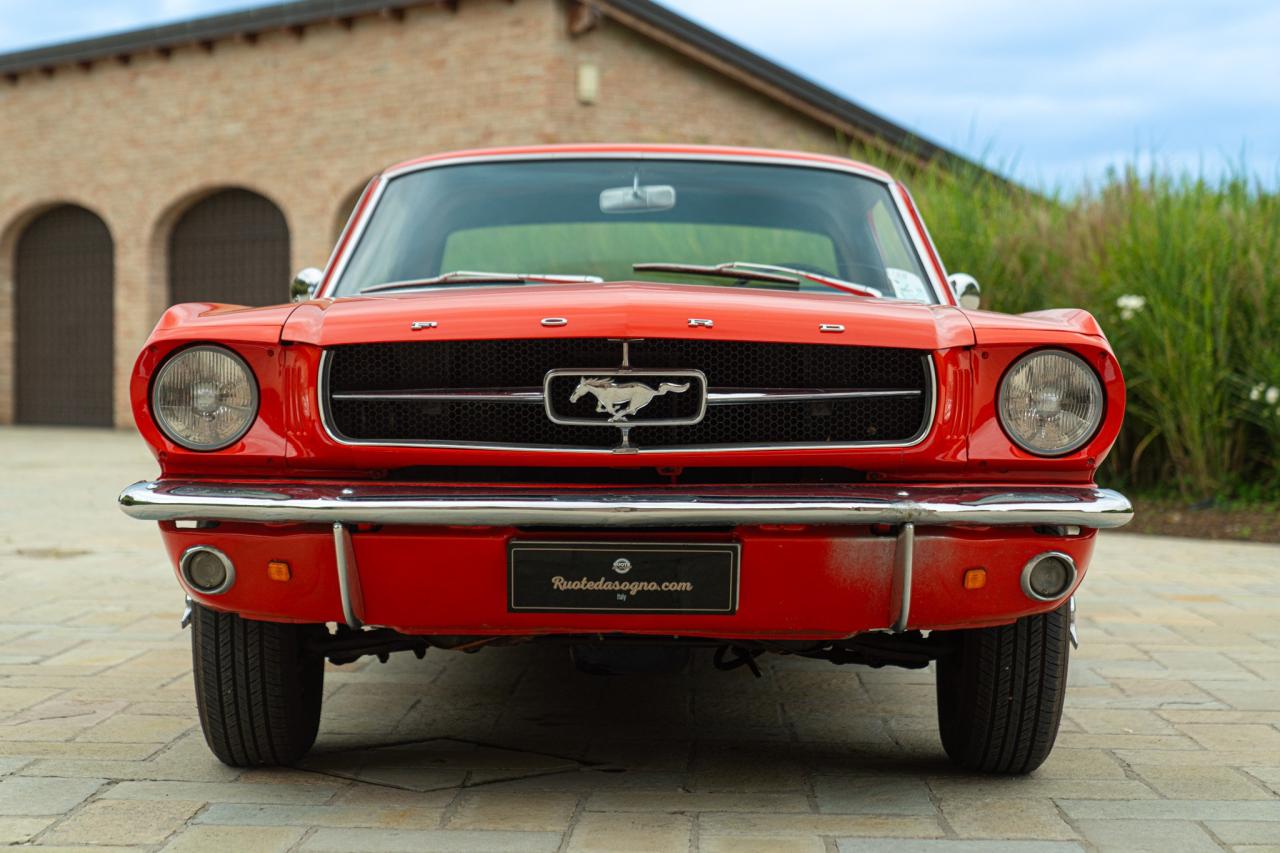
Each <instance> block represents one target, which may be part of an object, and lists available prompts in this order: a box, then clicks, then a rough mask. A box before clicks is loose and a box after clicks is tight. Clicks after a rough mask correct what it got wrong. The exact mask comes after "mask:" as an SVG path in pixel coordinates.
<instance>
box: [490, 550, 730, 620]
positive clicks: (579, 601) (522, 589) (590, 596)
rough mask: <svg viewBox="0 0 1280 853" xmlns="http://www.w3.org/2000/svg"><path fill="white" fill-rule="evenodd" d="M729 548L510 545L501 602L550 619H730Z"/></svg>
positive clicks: (517, 609)
mask: <svg viewBox="0 0 1280 853" xmlns="http://www.w3.org/2000/svg"><path fill="white" fill-rule="evenodd" d="M740 551H741V546H739V545H737V544H734V543H710V542H698V543H689V544H685V543H673V542H646V543H642V544H636V543H626V542H538V541H526V542H512V543H511V544H510V546H509V547H508V567H509V573H508V578H507V603H508V607H509V609H510V610H512V611H542V612H551V613H561V612H563V613H570V612H572V613H616V612H619V611H621V612H626V613H720V614H725V613H733V612H734V611H735V610H737V608H738V562H739V553H740Z"/></svg>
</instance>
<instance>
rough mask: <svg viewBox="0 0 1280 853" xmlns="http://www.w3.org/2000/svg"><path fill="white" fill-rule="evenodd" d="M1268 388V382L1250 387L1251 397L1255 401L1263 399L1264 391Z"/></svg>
mask: <svg viewBox="0 0 1280 853" xmlns="http://www.w3.org/2000/svg"><path fill="white" fill-rule="evenodd" d="M1265 390H1267V383H1265V382H1259V383H1258V384H1257V385H1254V386H1253V387H1252V388H1250V389H1249V399H1250V400H1252V401H1254V402H1255V403H1256V402H1258V401H1259V400H1261V399H1262V392H1263V391H1265Z"/></svg>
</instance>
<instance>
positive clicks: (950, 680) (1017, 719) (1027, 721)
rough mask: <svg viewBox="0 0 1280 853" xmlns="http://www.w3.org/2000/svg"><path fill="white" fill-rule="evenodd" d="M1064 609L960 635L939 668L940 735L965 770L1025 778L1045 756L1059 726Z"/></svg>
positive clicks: (1066, 645) (1066, 643)
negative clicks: (1022, 776) (1024, 775)
mask: <svg viewBox="0 0 1280 853" xmlns="http://www.w3.org/2000/svg"><path fill="white" fill-rule="evenodd" d="M1070 618H1071V617H1070V614H1069V612H1068V605H1066V604H1064V605H1063V606H1061V607H1059V608H1058V609H1057V610H1053V611H1051V612H1049V613H1042V614H1040V615H1037V616H1026V617H1023V618H1022V619H1019V620H1018V621H1017V622H1015V623H1013V624H1012V625H1001V626H998V627H995V628H975V629H970V630H967V631H958V632H956V633H957V635H958V636H957V637H956V647H955V650H954V653H953V654H951V655H949V656H946V657H944V658H942V659H940V660H939V661H938V676H937V678H938V681H937V684H938V728H939V730H940V732H941V734H942V746H943V748H944V749H945V750H946V752H947V755H948V757H950V759H951V760H952V762H954V763H955V764H958V765H959V766H961V767H963V768H965V769H966V770H974V771H980V772H984V773H1005V774H1024V773H1030V772H1031V771H1033V770H1035V769H1036V768H1037V767H1039V766H1040V765H1041V764H1043V763H1044V760H1045V759H1046V758H1048V757H1049V752H1050V751H1051V750H1052V749H1053V742H1054V740H1055V739H1056V738H1057V736H1058V726H1059V725H1060V724H1061V722H1062V703H1063V700H1064V698H1065V697H1066V691H1067V664H1068V659H1069V656H1070V651H1071V648H1070V629H1071V625H1070Z"/></svg>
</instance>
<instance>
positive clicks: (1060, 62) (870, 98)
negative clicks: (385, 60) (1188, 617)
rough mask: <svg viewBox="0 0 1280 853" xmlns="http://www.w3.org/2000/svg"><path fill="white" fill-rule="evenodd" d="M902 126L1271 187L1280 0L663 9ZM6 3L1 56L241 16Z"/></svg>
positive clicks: (139, 2) (200, 5)
mask: <svg viewBox="0 0 1280 853" xmlns="http://www.w3.org/2000/svg"><path fill="white" fill-rule="evenodd" d="M665 2H666V5H668V6H670V7H671V8H673V9H675V10H677V11H679V12H681V13H683V14H685V15H688V16H689V17H692V18H694V19H695V20H698V21H699V22H701V23H703V24H705V25H707V26H709V27H711V28H712V29H714V30H717V31H718V32H720V33H722V34H724V35H726V36H728V37H730V38H733V39H735V40H737V41H740V42H742V43H743V44H745V45H747V46H748V47H751V48H752V49H754V50H756V51H758V52H760V53H763V54H765V55H766V56H768V57H770V58H771V59H773V60H775V61H777V62H779V63H781V64H783V65H786V66H788V67H790V68H792V69H793V70H795V71H798V72H800V73H801V74H804V75H806V76H808V77H811V78H812V79H814V80H816V81H818V82H819V83H821V84H823V85H825V86H827V87H828V88H831V89H833V90H835V91H837V92H839V93H841V94H843V95H845V96H847V97H849V98H851V99H852V100H854V101H856V102H858V103H860V104H862V105H863V106H865V107H867V108H869V109H872V110H874V111H876V112H878V113H881V114H883V115H885V116H887V117H889V118H891V119H892V120H894V121H896V122H898V123H899V124H902V125H905V126H907V127H909V128H911V129H912V130H915V131H917V132H919V133H920V134H922V135H924V136H926V137H929V138H931V139H933V140H934V141H936V142H940V143H942V144H944V145H947V146H949V147H951V148H954V149H956V150H958V151H961V152H963V153H965V154H968V155H970V156H973V157H978V158H982V159H984V160H986V161H987V162H988V163H990V164H992V165H995V166H997V167H1000V168H1002V170H1004V171H1006V172H1011V173H1013V174H1015V175H1016V176H1017V177H1019V178H1020V179H1022V180H1025V181H1028V182H1031V183H1035V184H1038V185H1041V186H1046V185H1048V186H1059V187H1061V188H1063V189H1066V190H1068V191H1072V190H1074V189H1076V188H1078V187H1079V186H1080V185H1081V183H1082V182H1083V181H1085V180H1087V179H1093V180H1096V179H1097V178H1098V177H1100V176H1101V175H1102V174H1104V173H1105V170H1106V169H1107V168H1108V167H1109V166H1114V165H1116V164H1122V163H1126V162H1131V161H1133V160H1134V159H1135V157H1136V158H1138V159H1140V160H1143V161H1146V160H1149V159H1150V158H1152V157H1154V158H1155V159H1157V160H1158V161H1159V162H1161V163H1162V164H1165V165H1170V166H1173V167H1175V168H1187V169H1191V170H1193V171H1197V170H1200V169H1203V170H1205V171H1207V172H1209V173H1211V174H1216V173H1219V172H1221V171H1222V170H1223V169H1224V168H1227V167H1228V165H1229V164H1239V163H1244V165H1245V166H1246V168H1248V169H1249V170H1250V171H1251V172H1253V173H1255V174H1257V175H1259V176H1261V177H1262V178H1263V179H1264V180H1265V181H1266V183H1267V184H1268V185H1269V186H1272V187H1275V186H1277V184H1280V47H1278V46H1280V3H1277V2H1275V0H1213V2H1208V1H1207V0H1194V1H1192V2H1188V0H1164V2H1157V0H1073V2H1058V0H1035V2H1031V3H1028V2H1026V0H967V2H964V3H958V2H955V0H791V2H788V3H779V2H777V0H665ZM254 5H262V4H260V3H253V2H244V0H54V2H49V0H0V51H9V50H18V49H22V48H25V47H32V46H36V45H41V44H48V43H53V42H58V41H64V40H68V39H74V38H83V37H87V36H93V35H100V34H103V33H107V32H112V31H117V30H121V29H128V28H132V27H137V26H146V25H149V24H155V23H161V22H166V21H173V20H178V19H182V18H188V17H194V16H197V15H202V14H210V13H216V12H221V11H227V10H231V9H239V8H245V7H247V6H254Z"/></svg>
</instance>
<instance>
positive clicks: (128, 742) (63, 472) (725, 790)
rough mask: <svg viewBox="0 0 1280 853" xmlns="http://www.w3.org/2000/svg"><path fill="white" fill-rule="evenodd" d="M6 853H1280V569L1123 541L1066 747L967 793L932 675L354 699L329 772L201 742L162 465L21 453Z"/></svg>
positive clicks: (138, 451)
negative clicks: (941, 735)
mask: <svg viewBox="0 0 1280 853" xmlns="http://www.w3.org/2000/svg"><path fill="white" fill-rule="evenodd" d="M0 459H3V460H4V462H3V465H4V468H3V479H2V481H0V579H2V583H3V586H2V587H0V841H3V842H6V843H16V844H23V843H27V844H34V845H39V846H41V847H47V848H55V847H80V846H85V845H97V846H95V847H94V849H95V850H99V851H101V850H104V849H115V848H131V849H144V850H155V849H164V850H218V851H223V850H294V849H296V850H303V851H329V850H333V851H355V850H359V851H400V850H405V851H409V850H414V851H417V850H448V851H455V850H456V851H504V850H514V851H548V853H550V851H575V853H576V851H591V850H605V851H665V850H679V851H701V853H721V851H734V853H747V851H771V853H772V851H777V853H789V851H797V852H798V851H805V853H808V851H813V853H821V852H822V851H854V850H858V851H862V850H872V851H877V850H886V851H888V850H892V851H920V852H921V853H932V851H944V853H968V851H974V853H979V852H981V853H986V851H992V853H999V852H1000V851H1006V850H1008V851H1012V850H1026V851H1044V853H1056V851H1069V850H1080V849H1088V850H1106V851H1109V850H1122V851H1131V850H1153V851H1199V850H1205V851H1219V850H1224V849H1231V850H1241V851H1245V850H1248V851H1262V850H1274V851H1280V796H1278V794H1280V547H1277V546H1263V545H1253V544H1228V543H1209V542H1200V541H1192V540H1176V539H1162V538H1146V537H1137V536H1126V535H1124V534H1109V535H1105V536H1104V538H1103V539H1102V540H1101V542H1100V544H1099V548H1098V557H1097V560H1096V562H1095V565H1094V568H1093V571H1092V573H1091V575H1090V578H1089V581H1088V583H1087V584H1086V586H1085V591H1084V593H1083V595H1082V596H1081V600H1080V606H1081V624H1080V633H1081V639H1082V642H1083V645H1082V647H1081V649H1080V650H1079V652H1078V653H1077V654H1076V655H1075V659H1074V661H1073V665H1072V680H1073V682H1074V687H1073V688H1072V690H1071V691H1070V693H1069V694H1068V698H1067V711H1066V719H1065V720H1064V724H1063V731H1062V734H1061V736H1060V738H1059V741H1058V746H1057V748H1056V750H1055V751H1054V753H1053V755H1052V756H1051V758H1050V759H1049V761H1048V762H1047V763H1046V764H1045V766H1044V767H1043V768H1042V769H1041V770H1040V771H1038V772H1037V773H1035V774H1034V775H1033V776H1031V777H1028V778H1021V779H997V778H984V777H979V776H971V775H965V774H962V773H959V772H957V771H955V770H953V769H951V768H950V766H949V765H948V764H947V762H946V760H945V758H944V757H943V755H942V750H941V747H940V745H939V742H938V736H937V731H936V724H935V720H934V713H935V711H934V697H933V686H932V676H931V674H930V673H928V672H909V671H900V670H874V669H867V668H862V667H853V666H848V667H836V666H833V665H831V664H827V663H824V662H817V661H803V660H790V659H782V658H776V657H775V658H773V659H763V660H765V663H764V678H762V679H758V680H757V679H755V678H753V677H752V676H751V675H750V673H748V672H746V671H743V670H739V671H735V672H730V673H722V672H717V671H715V670H714V669H712V667H711V666H710V663H709V662H708V661H707V660H705V659H700V660H698V661H696V662H695V665H694V666H693V667H692V668H691V670H690V671H689V673H688V674H685V675H681V676H675V677H648V676H632V677H625V678H602V677H593V676H588V675H581V674H578V673H577V672H576V671H575V670H574V669H573V668H572V667H571V666H570V664H569V662H568V661H567V660H566V656H565V655H564V653H563V652H562V651H558V650H553V649H545V648H544V649H533V648H526V649H492V650H486V651H483V652H480V653H478V654H472V655H466V654H462V653H450V652H437V651H432V652H429V653H428V655H427V658H426V660H424V661H418V660H416V659H414V658H413V656H412V655H402V656H396V657H393V658H392V659H391V662H390V663H389V664H386V665H382V664H379V663H378V662H377V661H376V660H371V659H366V660H365V661H362V662H360V663H358V664H355V665H350V666H343V667H331V668H330V671H329V672H328V673H327V676H326V690H327V693H328V698H327V700H326V705H325V710H324V720H323V723H322V730H321V734H320V739H319V742H318V744H317V748H316V750H315V752H314V754H313V755H312V756H311V757H310V758H309V759H308V761H307V762H306V764H305V766H304V767H301V768H297V769H289V770H251V771H239V770H232V769H230V768H227V767H224V766H222V765H220V764H219V763H218V762H217V761H215V760H214V759H213V757H212V756H211V755H210V754H209V752H208V750H207V749H206V747H205V745H204V742H203V740H202V738H201V735H200V730H199V725H198V722H197V718H196V712H195V707H194V700H193V695H192V685H191V677H190V659H189V651H188V637H187V636H186V634H185V632H183V631H181V630H180V629H179V628H178V623H177V619H178V614H179V611H180V609H181V600H182V596H181V594H180V592H179V590H178V587H177V585H176V583H175V582H174V580H173V578H172V576H171V571H170V569H169V567H168V565H167V564H166V561H165V559H164V557H163V556H162V552H161V549H160V543H159V537H158V535H157V534H156V532H155V530H154V529H153V528H152V527H151V526H150V525H147V524H142V523H138V522H133V521H130V520H128V519H126V518H125V517H124V516H123V515H121V514H120V513H119V512H118V511H117V510H116V509H115V507H114V497H115V493H116V491H117V490H118V489H119V487H120V486H122V485H124V484H125V483H127V482H131V481H132V480H134V479H139V478H141V477H144V476H147V475H149V474H151V473H152V472H153V471H154V464H153V462H152V461H151V459H150V457H149V456H148V455H147V453H146V451H145V449H144V448H143V446H142V444H141V442H140V441H139V440H138V439H137V438H136V437H135V436H133V435H131V434H127V433H116V432H107V431H78V430H69V429H60V430H53V429H49V430H34V429H18V428H4V429H0Z"/></svg>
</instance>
